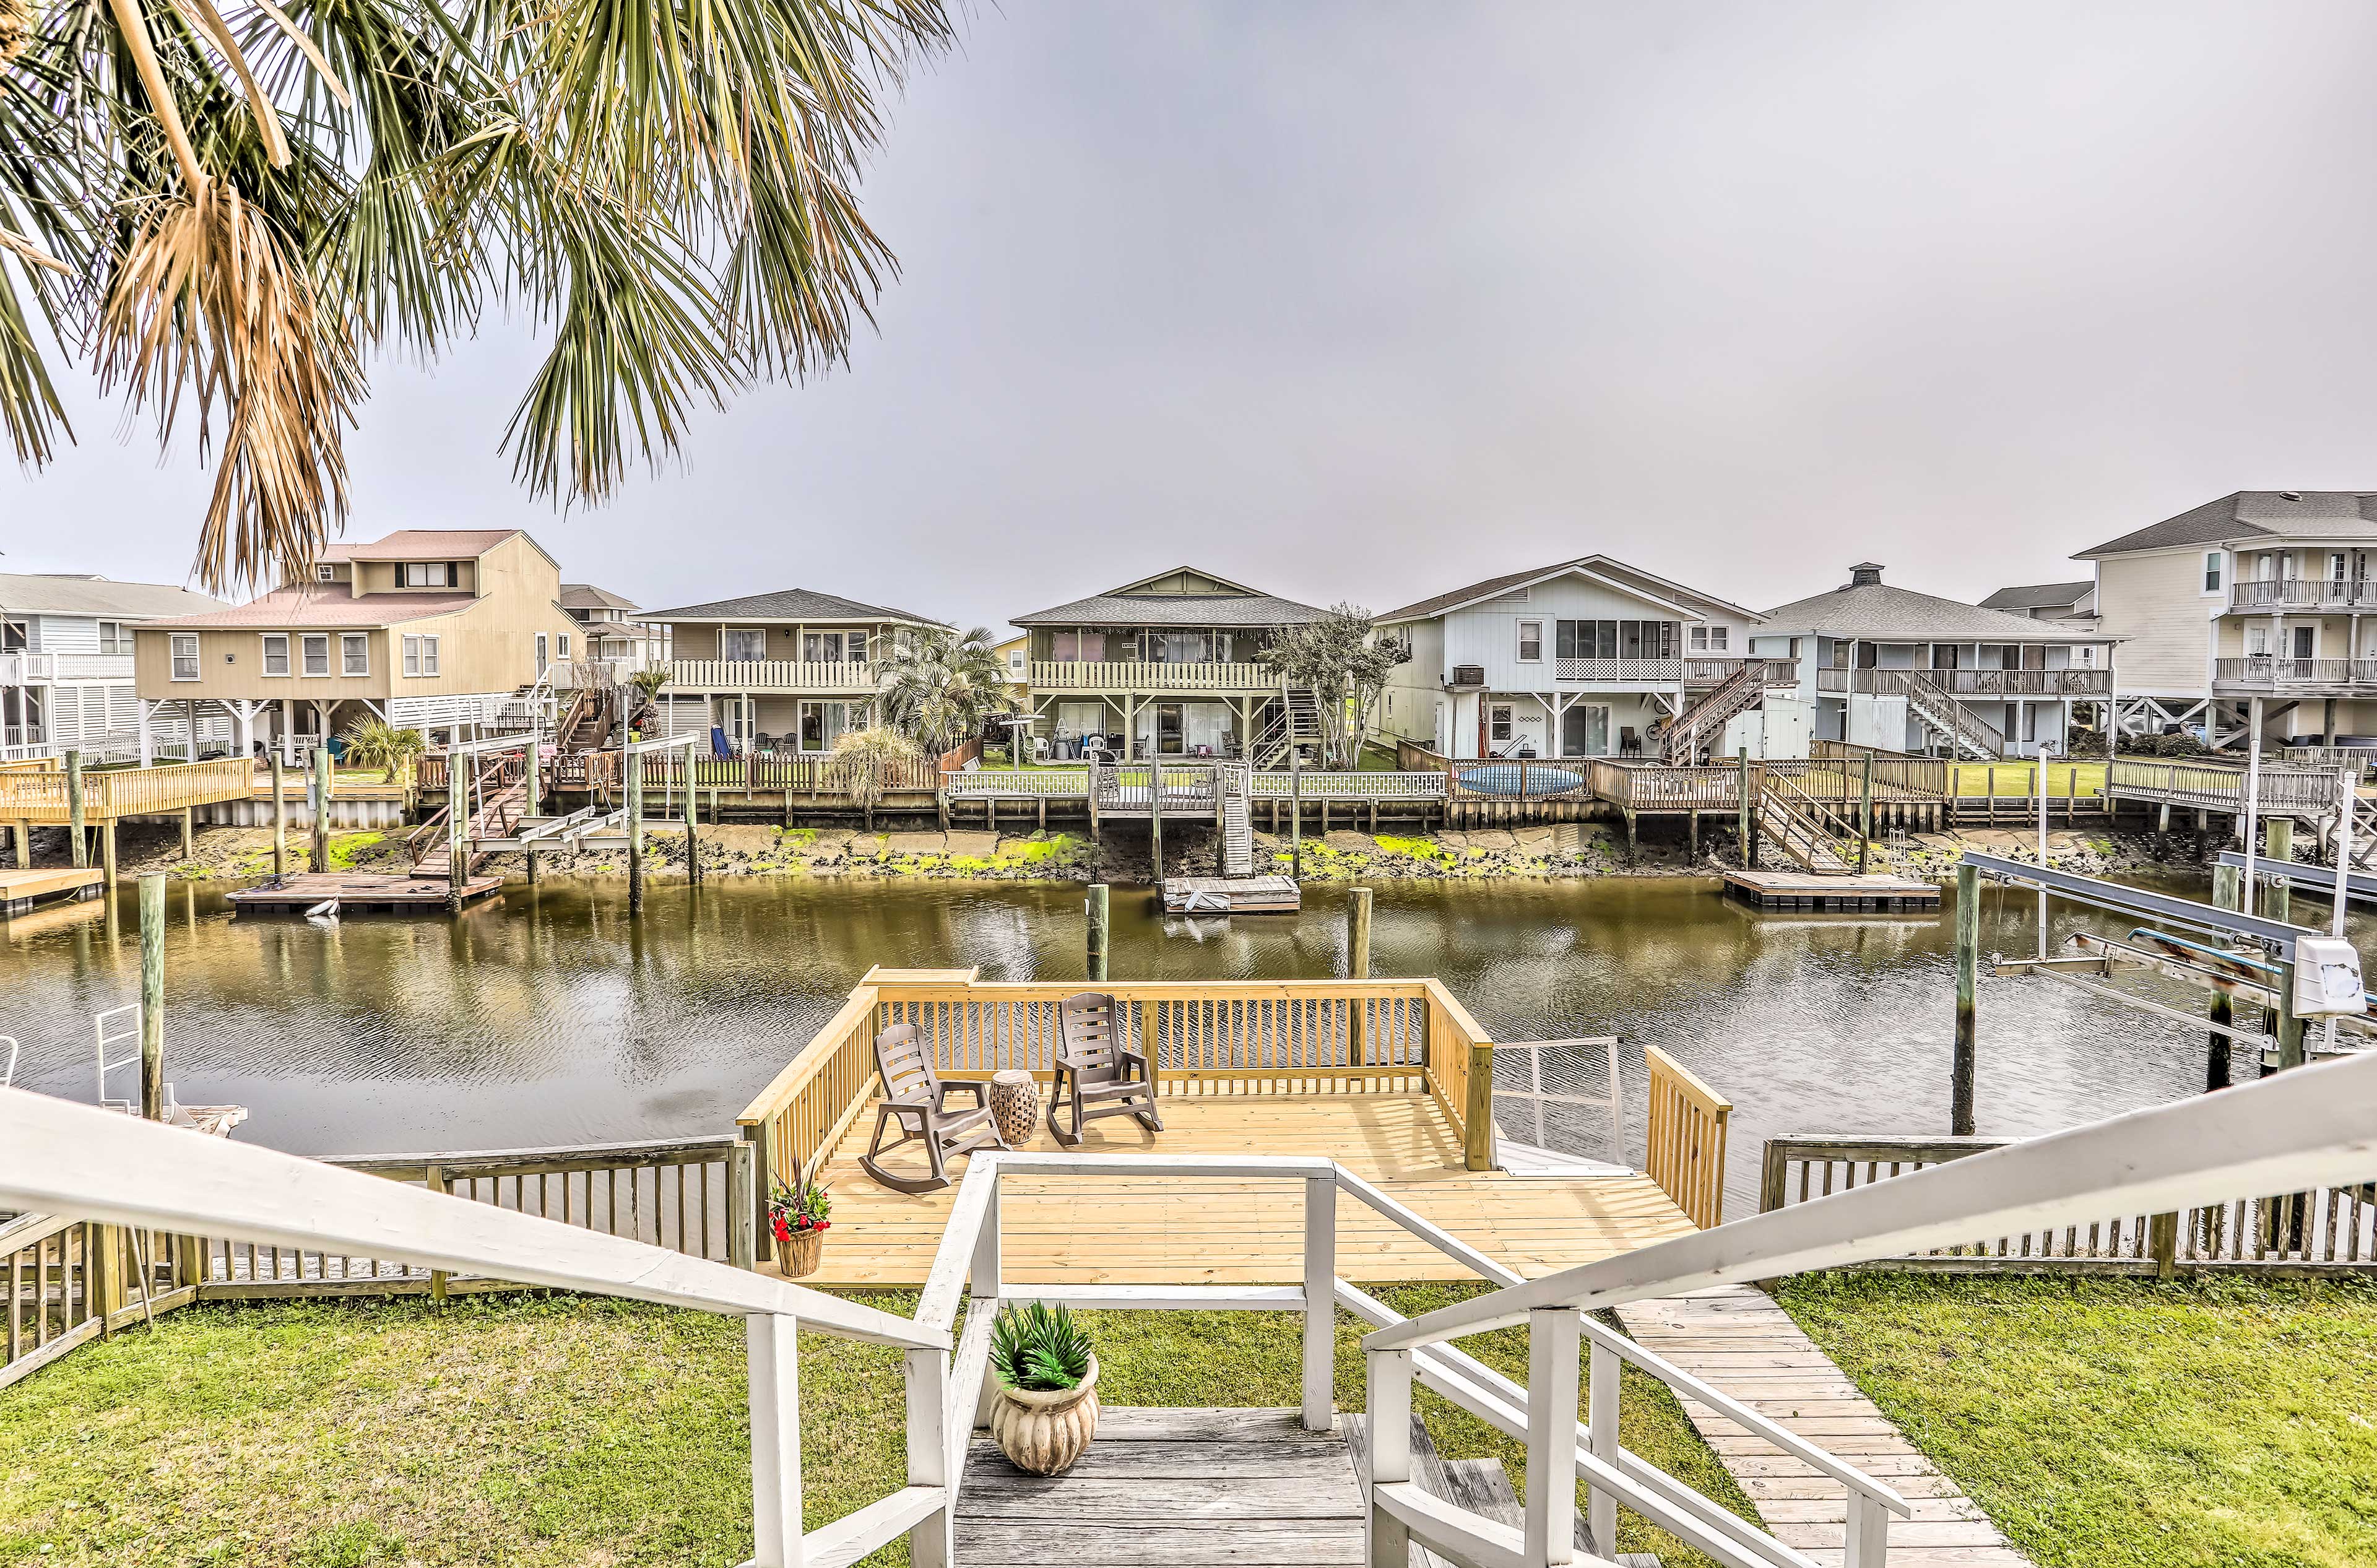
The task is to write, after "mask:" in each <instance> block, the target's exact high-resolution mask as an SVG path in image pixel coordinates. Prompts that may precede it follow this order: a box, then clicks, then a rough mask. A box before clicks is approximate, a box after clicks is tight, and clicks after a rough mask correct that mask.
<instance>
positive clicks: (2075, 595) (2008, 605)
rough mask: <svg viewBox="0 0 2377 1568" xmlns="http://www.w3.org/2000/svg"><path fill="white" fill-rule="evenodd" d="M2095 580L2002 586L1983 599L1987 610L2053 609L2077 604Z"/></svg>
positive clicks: (1983, 605) (1983, 604)
mask: <svg viewBox="0 0 2377 1568" xmlns="http://www.w3.org/2000/svg"><path fill="white" fill-rule="evenodd" d="M2095 587H2096V584H2095V583H2093V582H2034V583H2030V584H2028V585H2026V586H2025V587H2021V588H2001V589H1999V590H1998V591H1997V592H1994V593H1992V594H1990V595H1989V597H1988V598H1986V599H1984V600H1982V601H1981V608H1983V609H1985V610H2052V609H2060V608H2062V607H2063V606H2064V605H2067V604H2078V603H2079V602H2080V601H2081V600H2083V599H2084V598H2086V597H2087V596H2088V593H2089V591H2090V590H2092V589H2094V588H2095Z"/></svg>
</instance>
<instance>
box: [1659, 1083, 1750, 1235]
mask: <svg viewBox="0 0 2377 1568" xmlns="http://www.w3.org/2000/svg"><path fill="white" fill-rule="evenodd" d="M1642 1056H1643V1059H1644V1060H1645V1061H1646V1062H1647V1063H1648V1064H1649V1067H1650V1090H1651V1095H1650V1112H1649V1115H1648V1118H1647V1119H1646V1126H1647V1128H1648V1131H1647V1134H1646V1136H1645V1150H1644V1155H1643V1160H1642V1170H1643V1174H1644V1175H1646V1176H1648V1177H1650V1178H1651V1179H1652V1180H1654V1181H1656V1182H1657V1183H1658V1184H1659V1187H1660V1190H1661V1191H1665V1192H1666V1194H1667V1196H1668V1197H1670V1198H1673V1199H1674V1200H1675V1201H1676V1206H1677V1207H1678V1208H1679V1209H1681V1210H1683V1211H1684V1214H1685V1215H1686V1217H1688V1218H1689V1219H1690V1221H1691V1222H1692V1223H1693V1224H1694V1225H1696V1226H1699V1227H1701V1228H1702V1230H1706V1229H1707V1228H1708V1227H1711V1226H1713V1225H1715V1224H1717V1223H1719V1222H1720V1221H1722V1220H1723V1219H1724V1217H1725V1142H1726V1131H1727V1129H1728V1128H1729V1126H1730V1125H1731V1123H1732V1120H1733V1102H1732V1101H1730V1100H1727V1099H1726V1098H1725V1097H1724V1096H1722V1095H1719V1094H1718V1093H1717V1092H1716V1091H1715V1090H1714V1089H1712V1088H1710V1087H1709V1086H1708V1085H1707V1084H1706V1083H1702V1082H1701V1080H1700V1078H1699V1077H1698V1076H1697V1075H1695V1074H1694V1073H1693V1072H1692V1071H1691V1070H1690V1068H1688V1067H1686V1066H1684V1064H1683V1063H1681V1062H1679V1061H1678V1060H1677V1059H1675V1058H1673V1057H1671V1056H1669V1055H1668V1054H1667V1053H1666V1052H1665V1051H1663V1050H1661V1049H1660V1048H1659V1047H1656V1046H1646V1047H1643V1050H1642Z"/></svg>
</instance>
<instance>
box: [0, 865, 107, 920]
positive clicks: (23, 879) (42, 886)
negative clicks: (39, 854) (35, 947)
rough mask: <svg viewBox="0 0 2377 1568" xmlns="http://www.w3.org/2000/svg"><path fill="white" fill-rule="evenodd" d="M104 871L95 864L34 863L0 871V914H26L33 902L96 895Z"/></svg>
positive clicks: (95, 896)
mask: <svg viewBox="0 0 2377 1568" xmlns="http://www.w3.org/2000/svg"><path fill="white" fill-rule="evenodd" d="M105 875H106V874H105V873H104V872H102V871H101V870H100V869H99V868H97V867H95V866H82V867H76V866H36V867H33V868H29V869H22V870H9V871H0V916H14V915H30V914H31V913H32V910H33V905H34V904H37V903H48V902H50V901H52V900H54V899H80V898H97V897H98V896H99V889H100V883H101V880H102V879H103V878H104V876H105Z"/></svg>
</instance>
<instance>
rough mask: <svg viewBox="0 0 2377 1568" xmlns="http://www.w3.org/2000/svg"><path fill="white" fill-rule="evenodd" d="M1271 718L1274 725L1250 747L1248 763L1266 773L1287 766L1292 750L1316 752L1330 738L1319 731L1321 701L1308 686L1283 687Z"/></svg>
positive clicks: (1270, 725)
mask: <svg viewBox="0 0 2377 1568" xmlns="http://www.w3.org/2000/svg"><path fill="white" fill-rule="evenodd" d="M1271 715H1272V717H1271V723H1270V724H1267V725H1266V726H1264V729H1263V732H1262V734H1260V736H1256V737H1255V742H1254V744H1253V745H1252V746H1249V747H1248V748H1247V758H1248V760H1249V761H1251V762H1253V763H1254V765H1255V766H1256V767H1258V768H1260V769H1262V770H1263V771H1264V772H1271V771H1272V770H1273V769H1277V768H1284V767H1285V766H1286V765H1287V754H1288V753H1289V752H1290V751H1292V750H1297V749H1302V748H1310V749H1314V750H1317V749H1319V748H1320V744H1321V742H1322V741H1323V740H1324V739H1326V738H1327V736H1325V735H1324V734H1323V733H1322V731H1321V728H1320V700H1319V699H1317V698H1316V697H1314V696H1313V695H1312V688H1310V687H1308V686H1283V687H1281V688H1279V700H1278V701H1277V702H1276V703H1274V704H1272V709H1271Z"/></svg>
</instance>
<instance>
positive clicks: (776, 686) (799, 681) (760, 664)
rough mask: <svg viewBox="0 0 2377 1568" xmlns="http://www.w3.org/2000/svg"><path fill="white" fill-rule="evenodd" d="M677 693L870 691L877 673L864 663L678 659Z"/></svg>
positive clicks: (673, 667)
mask: <svg viewBox="0 0 2377 1568" xmlns="http://www.w3.org/2000/svg"><path fill="white" fill-rule="evenodd" d="M668 669H669V685H670V686H672V687H674V688H676V689H677V690H679V691H873V690H874V689H875V682H876V677H877V675H878V670H877V667H876V666H875V665H873V664H868V663H866V661H864V660H859V661H855V662H854V661H850V660H807V659H802V660H794V659H754V660H736V659H677V660H674V661H672V662H671V663H670V664H669V666H668Z"/></svg>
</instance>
